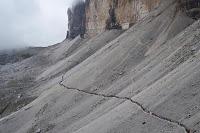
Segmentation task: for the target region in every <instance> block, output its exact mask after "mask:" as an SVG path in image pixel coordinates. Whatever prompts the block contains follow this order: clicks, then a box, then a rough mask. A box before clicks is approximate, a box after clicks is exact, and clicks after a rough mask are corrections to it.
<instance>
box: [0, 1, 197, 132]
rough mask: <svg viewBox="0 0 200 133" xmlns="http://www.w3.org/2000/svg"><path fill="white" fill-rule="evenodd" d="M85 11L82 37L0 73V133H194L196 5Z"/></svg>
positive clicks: (112, 5) (99, 4)
mask: <svg viewBox="0 0 200 133" xmlns="http://www.w3.org/2000/svg"><path fill="white" fill-rule="evenodd" d="M84 4H85V25H80V26H81V27H84V29H85V30H84V33H85V35H84V37H83V36H79V35H81V34H82V31H77V33H76V36H74V37H73V38H70V37H69V38H68V39H66V40H64V41H63V42H61V43H59V44H55V45H53V46H50V47H47V48H44V49H42V50H41V51H40V52H39V53H37V54H36V55H34V56H32V57H30V58H28V59H25V60H22V61H19V62H16V63H14V64H7V65H3V66H1V67H0V86H1V87H0V88H1V89H0V95H1V101H0V103H1V106H0V107H1V109H0V114H1V116H2V118H1V119H0V133H169V132H170V133H199V132H200V119H199V118H200V101H199V99H200V91H199V87H200V78H199V77H200V21H199V20H198V18H199V8H200V2H199V1H198V0H148V1H147V0H124V1H120V0H119V1H117V0H113V1H111V0H86V1H85V3H84ZM104 13H105V14H104ZM127 13H128V14H127ZM71 15H72V16H71V17H72V18H73V17H74V15H73V14H71ZM75 16H76V15H75ZM129 16H130V17H129ZM88 18H89V19H88ZM83 20H84V19H80V22H77V23H80V24H82V23H81V22H83ZM108 22H109V23H108ZM76 27H77V26H76ZM78 28H80V27H78ZM72 29H73V28H72ZM70 32H71V31H69V33H70ZM26 101H27V102H26ZM29 102H30V103H29ZM13 111H15V112H14V113H11V112H13ZM10 113H11V114H10Z"/></svg>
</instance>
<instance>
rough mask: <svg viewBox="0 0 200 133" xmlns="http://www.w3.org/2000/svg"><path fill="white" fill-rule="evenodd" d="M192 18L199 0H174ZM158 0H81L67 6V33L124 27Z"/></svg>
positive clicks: (199, 9)
mask: <svg viewBox="0 0 200 133" xmlns="http://www.w3.org/2000/svg"><path fill="white" fill-rule="evenodd" d="M163 1H164V0H163ZM177 2H180V7H181V9H183V10H184V12H186V13H187V14H188V16H190V17H192V18H195V19H197V18H200V0H177ZM160 3H162V2H161V0H85V2H83V1H82V2H79V3H77V4H76V5H75V6H74V7H73V8H72V9H69V10H68V18H69V25H68V27H69V32H68V35H67V36H68V37H69V38H74V37H76V36H78V35H83V34H84V33H85V32H86V33H87V34H89V35H90V36H93V35H96V34H98V33H99V32H102V31H104V30H106V29H117V28H120V29H121V28H122V29H128V28H129V27H130V26H131V25H133V24H135V23H136V22H137V21H139V20H141V19H142V18H144V17H145V16H147V15H148V14H149V12H151V11H152V10H154V9H155V8H156V7H158V6H159V5H160Z"/></svg>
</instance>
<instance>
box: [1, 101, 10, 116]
mask: <svg viewBox="0 0 200 133" xmlns="http://www.w3.org/2000/svg"><path fill="white" fill-rule="evenodd" d="M10 104H11V103H10V102H9V103H8V104H6V106H5V107H4V108H3V109H2V110H1V111H0V116H1V115H3V113H4V112H5V111H6V110H7V108H8V106H9V105H10Z"/></svg>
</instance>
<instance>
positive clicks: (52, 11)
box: [0, 0, 73, 49]
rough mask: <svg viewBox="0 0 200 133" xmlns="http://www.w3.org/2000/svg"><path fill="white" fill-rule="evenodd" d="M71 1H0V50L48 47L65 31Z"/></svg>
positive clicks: (61, 38) (60, 39) (62, 35)
mask: <svg viewBox="0 0 200 133" xmlns="http://www.w3.org/2000/svg"><path fill="white" fill-rule="evenodd" d="M71 1H73V0H0V16H1V18H0V49H5V48H14V47H21V46H48V45H50V44H55V43H57V42H60V41H62V40H63V39H64V38H65V36H66V31H67V8H68V7H69V6H70V5H71Z"/></svg>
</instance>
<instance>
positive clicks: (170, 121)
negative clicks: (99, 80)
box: [59, 76, 192, 133]
mask: <svg viewBox="0 0 200 133" xmlns="http://www.w3.org/2000/svg"><path fill="white" fill-rule="evenodd" d="M63 81H64V76H62V79H61V81H60V82H59V85H60V86H62V87H64V88H65V89H68V90H73V91H78V92H81V93H85V94H89V95H95V96H99V97H104V98H116V99H120V100H127V101H130V102H131V103H133V104H135V105H137V106H138V107H139V108H141V109H142V111H143V112H144V113H146V114H149V115H151V116H153V117H155V118H157V119H160V120H162V121H166V122H169V123H172V124H175V125H178V126H179V127H181V128H183V129H184V130H185V133H192V130H191V129H189V128H188V127H187V126H186V125H184V124H182V123H180V122H179V121H176V120H172V119H170V118H166V117H164V116H161V115H158V114H156V113H154V112H152V111H150V110H148V109H146V108H145V107H144V106H143V105H142V104H140V103H139V102H137V101H134V100H133V99H131V98H129V97H120V96H115V95H107V94H98V93H95V92H90V91H86V90H81V89H78V88H72V87H68V86H66V85H64V84H63Z"/></svg>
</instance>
